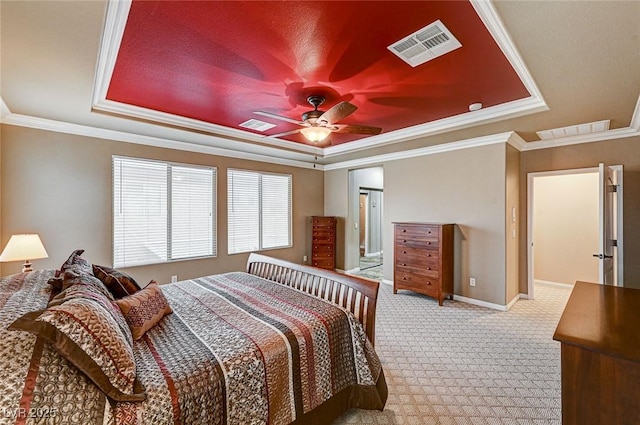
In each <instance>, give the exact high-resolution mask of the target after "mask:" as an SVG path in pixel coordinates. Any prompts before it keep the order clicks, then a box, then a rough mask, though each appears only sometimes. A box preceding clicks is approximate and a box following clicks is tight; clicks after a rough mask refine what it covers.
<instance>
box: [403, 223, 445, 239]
mask: <svg viewBox="0 0 640 425" xmlns="http://www.w3.org/2000/svg"><path fill="white" fill-rule="evenodd" d="M395 229H396V235H411V236H415V237H425V238H436V239H437V238H438V227H437V226H412V225H408V224H396V227H395Z"/></svg>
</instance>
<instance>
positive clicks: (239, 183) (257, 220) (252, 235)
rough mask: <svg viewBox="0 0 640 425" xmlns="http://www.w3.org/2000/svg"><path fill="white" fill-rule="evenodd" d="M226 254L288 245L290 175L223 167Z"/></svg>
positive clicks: (289, 243) (289, 237)
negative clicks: (225, 175) (225, 192)
mask: <svg viewBox="0 0 640 425" xmlns="http://www.w3.org/2000/svg"><path fill="white" fill-rule="evenodd" d="M227 211H228V214H227V217H228V232H229V254H237V253H239V252H249V251H259V250H263V249H273V248H284V247H289V246H291V175H287V174H269V173H258V172H254V171H244V170H232V169H229V170H228V171H227Z"/></svg>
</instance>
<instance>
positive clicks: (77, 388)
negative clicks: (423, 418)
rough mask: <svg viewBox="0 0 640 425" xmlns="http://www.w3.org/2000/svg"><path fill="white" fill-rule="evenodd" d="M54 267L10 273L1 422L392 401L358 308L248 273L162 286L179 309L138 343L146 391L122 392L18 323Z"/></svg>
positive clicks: (134, 420) (5, 287)
mask: <svg viewBox="0 0 640 425" xmlns="http://www.w3.org/2000/svg"><path fill="white" fill-rule="evenodd" d="M54 275H55V271H53V270H43V271H34V272H29V273H21V274H17V275H13V276H8V277H5V278H2V279H1V280H0V373H1V375H0V424H5V423H6V424H13V423H16V424H17V423H19V424H22V423H55V424H61V423H82V424H89V423H96V424H98V423H107V424H174V423H184V424H200V423H208V424H243V425H244V424H266V423H269V424H288V423H329V422H330V420H331V419H333V418H335V417H337V416H339V415H340V413H341V412H342V411H344V410H346V409H348V408H350V407H358V408H365V409H380V410H381V409H383V407H384V404H385V402H386V397H387V389H386V383H385V381H384V374H383V371H382V367H381V364H380V362H379V360H378V357H377V355H376V353H375V352H374V350H373V346H372V345H371V342H370V341H369V340H368V339H367V336H366V334H365V331H364V329H363V327H362V325H361V324H360V322H359V321H358V320H357V319H356V317H355V316H354V315H353V314H351V313H349V312H348V311H347V310H346V309H345V308H342V307H339V306H337V305H335V304H333V303H331V302H328V301H325V300H323V299H321V298H319V297H314V296H311V295H308V294H306V293H304V292H302V291H300V290H297V289H295V288H291V287H288V286H286V285H282V284H279V283H275V282H273V281H270V280H266V279H263V278H260V277H258V276H254V275H252V274H248V273H243V272H236V273H225V274H220V275H212V276H207V277H202V278H198V279H193V280H187V281H182V282H178V283H174V284H168V285H160V286H158V287H157V288H158V289H160V290H161V292H162V294H163V295H164V297H165V298H166V301H167V302H168V305H169V306H170V308H171V310H172V311H173V313H171V314H168V315H165V316H164V317H162V318H161V319H159V321H158V322H157V323H156V324H155V326H153V327H151V328H150V329H148V330H146V333H144V334H143V335H142V336H141V338H140V339H139V340H137V341H134V342H133V345H132V351H133V355H134V359H135V367H136V375H137V376H136V378H137V380H138V381H139V383H140V384H141V390H142V391H144V393H145V394H146V395H145V398H144V400H143V401H135V402H133V401H131V402H128V401H115V400H113V399H112V398H109V397H107V396H105V394H104V393H103V392H102V391H101V390H100V389H99V388H98V387H97V386H96V385H94V383H93V382H92V381H91V380H90V379H89V378H88V377H87V375H86V374H84V373H83V372H81V371H80V370H79V369H78V368H76V367H75V366H73V364H72V363H71V362H69V360H67V359H66V358H65V357H64V356H62V355H61V354H60V352H59V351H57V350H56V349H55V348H54V345H52V344H51V343H49V342H47V341H46V340H45V339H44V338H42V337H38V338H37V337H36V336H35V335H34V334H33V333H30V332H23V331H16V330H8V329H7V327H8V326H9V325H10V324H11V323H13V322H14V321H16V319H18V318H19V317H21V316H23V315H24V314H26V313H29V312H33V311H36V310H42V309H45V308H46V307H47V305H48V303H49V301H50V299H51V298H52V293H51V291H52V286H50V285H47V281H48V280H49V279H50V278H52V277H54ZM54 304H55V303H54ZM63 305H64V304H63ZM114 305H115V302H114Z"/></svg>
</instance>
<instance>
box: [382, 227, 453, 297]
mask: <svg viewBox="0 0 640 425" xmlns="http://www.w3.org/2000/svg"><path fill="white" fill-rule="evenodd" d="M393 225H394V250H393V256H394V259H393V293H394V294H396V293H398V289H410V290H412V291H415V292H419V293H421V294H424V295H428V296H430V297H433V298H436V299H437V300H438V304H439V305H442V303H443V301H444V298H445V297H446V296H453V228H454V224H436V223H414V222H402V223H401V222H395V223H393Z"/></svg>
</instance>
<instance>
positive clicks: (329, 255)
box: [311, 249, 333, 261]
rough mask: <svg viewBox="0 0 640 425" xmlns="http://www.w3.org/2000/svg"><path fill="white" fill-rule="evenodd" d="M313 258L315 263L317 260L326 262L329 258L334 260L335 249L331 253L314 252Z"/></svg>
mask: <svg viewBox="0 0 640 425" xmlns="http://www.w3.org/2000/svg"><path fill="white" fill-rule="evenodd" d="M311 257H312V258H313V260H314V261H315V260H316V259H318V260H326V259H327V258H333V249H332V250H331V251H320V252H314V253H313V255H312V256H311Z"/></svg>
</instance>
